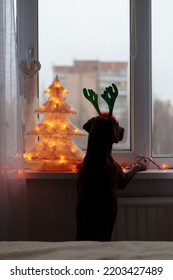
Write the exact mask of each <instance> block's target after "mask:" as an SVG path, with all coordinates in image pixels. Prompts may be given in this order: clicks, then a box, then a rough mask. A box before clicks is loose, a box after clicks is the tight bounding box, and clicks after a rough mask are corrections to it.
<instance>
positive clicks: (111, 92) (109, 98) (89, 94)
mask: <svg viewBox="0 0 173 280" xmlns="http://www.w3.org/2000/svg"><path fill="white" fill-rule="evenodd" d="M83 94H84V96H85V97H86V99H88V100H89V101H90V102H91V103H92V104H93V106H94V108H95V109H96V111H97V113H98V114H99V115H101V112H100V109H99V105H98V95H97V93H95V92H94V91H93V90H92V89H88V90H87V89H86V88H84V89H83ZM117 96H118V88H117V86H116V85H115V84H112V86H109V87H106V88H105V90H104V92H103V94H101V97H102V98H103V99H104V100H105V101H106V103H107V104H108V107H109V116H110V117H111V116H112V112H113V108H114V104H115V100H116V98H117Z"/></svg>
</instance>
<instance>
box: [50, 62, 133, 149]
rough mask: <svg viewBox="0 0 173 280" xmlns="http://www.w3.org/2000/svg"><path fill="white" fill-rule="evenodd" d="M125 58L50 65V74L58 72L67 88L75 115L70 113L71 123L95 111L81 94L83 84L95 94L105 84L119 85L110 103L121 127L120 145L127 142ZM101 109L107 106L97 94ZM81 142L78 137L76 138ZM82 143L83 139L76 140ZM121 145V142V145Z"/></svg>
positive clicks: (81, 119) (80, 126)
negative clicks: (113, 104) (112, 104)
mask: <svg viewBox="0 0 173 280" xmlns="http://www.w3.org/2000/svg"><path fill="white" fill-rule="evenodd" d="M128 67H129V66H128V63H127V62H121V61H118V62H110V61H108V62H106V61H98V60H75V61H74V62H73V65H71V66H59V65H56V66H53V74H54V76H56V75H58V77H59V79H60V81H61V83H62V85H63V86H64V87H65V88H66V89H67V90H68V92H69V94H68V95H67V102H68V104H69V105H70V106H71V107H73V108H74V109H75V111H76V112H77V115H75V116H72V117H70V119H71V121H72V122H73V124H75V125H76V126H77V127H78V128H80V129H81V128H82V126H83V124H84V123H85V122H86V121H87V120H88V119H89V118H91V117H93V116H95V115H96V114H97V113H96V111H95V109H94V108H93V106H92V105H91V104H90V103H89V102H88V101H87V100H86V99H85V98H84V96H83V88H91V89H93V90H94V91H95V92H96V93H98V95H99V97H100V95H101V93H103V91H104V89H105V87H107V86H109V85H111V84H112V83H115V84H116V85H117V87H118V89H119V96H118V98H117V100H116V104H115V107H114V114H115V116H116V118H117V119H118V120H119V122H120V123H121V125H122V126H123V127H125V131H126V133H125V137H124V142H123V143H122V144H124V145H125V146H123V148H125V147H127V146H129V143H127V142H129V137H130V136H129V135H130V133H129V128H130V120H129V99H130V97H129V71H128V70H129V69H128ZM99 105H100V110H101V111H107V110H108V107H107V104H105V102H104V100H103V99H102V98H99ZM79 142H81V140H80V141H79ZM79 145H80V146H81V148H83V145H84V146H86V143H85V141H83V140H82V142H81V143H80V144H79ZM121 146H122V145H121Z"/></svg>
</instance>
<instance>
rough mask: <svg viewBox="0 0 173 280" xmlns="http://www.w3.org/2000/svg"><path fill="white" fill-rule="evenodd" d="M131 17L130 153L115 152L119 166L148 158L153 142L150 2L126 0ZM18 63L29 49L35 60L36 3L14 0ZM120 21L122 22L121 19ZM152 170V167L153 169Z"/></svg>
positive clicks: (36, 54) (36, 46)
mask: <svg viewBox="0 0 173 280" xmlns="http://www.w3.org/2000/svg"><path fill="white" fill-rule="evenodd" d="M129 1H130V13H131V15H132V14H133V15H135V17H134V18H133V24H131V33H132V34H133V38H135V43H136V46H137V48H136V53H137V54H136V57H135V58H132V57H131V63H130V87H131V88H130V96H131V113H130V117H131V151H128V152H127V151H123V152H122V151H119V152H114V154H113V155H114V157H115V158H116V160H117V161H118V162H119V163H122V162H126V163H134V162H135V157H136V156H137V155H141V154H142V155H145V156H148V157H151V139H152V137H151V136H152V80H151V77H152V71H151V61H152V60H151V1H152V0H129ZM17 14H18V16H19V17H18V38H17V40H18V59H19V61H20V60H26V50H27V48H28V47H30V46H32V47H33V49H34V57H33V58H34V59H38V1H37V0H17ZM122 20H123V19H122ZM132 28H133V30H132ZM154 160H155V161H156V162H157V163H159V164H161V163H163V162H165V161H166V162H167V163H168V164H171V161H172V158H155V159H154ZM152 168H153V166H152Z"/></svg>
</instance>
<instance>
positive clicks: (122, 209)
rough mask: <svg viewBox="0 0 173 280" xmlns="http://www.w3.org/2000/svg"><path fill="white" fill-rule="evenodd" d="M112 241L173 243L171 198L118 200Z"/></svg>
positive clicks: (172, 202) (172, 203) (172, 201)
mask: <svg viewBox="0 0 173 280" xmlns="http://www.w3.org/2000/svg"><path fill="white" fill-rule="evenodd" d="M112 240H119V241H120V240H146V241H157V240H158V241H173V197H149V198H147V197H128V198H118V215H117V219H116V223H115V227H114V231H113V235H112Z"/></svg>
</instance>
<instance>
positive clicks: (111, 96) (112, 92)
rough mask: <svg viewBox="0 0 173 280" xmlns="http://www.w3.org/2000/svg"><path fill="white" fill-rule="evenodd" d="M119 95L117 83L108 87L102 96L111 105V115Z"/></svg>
mask: <svg viewBox="0 0 173 280" xmlns="http://www.w3.org/2000/svg"><path fill="white" fill-rule="evenodd" d="M117 96H118V88H117V86H116V85H115V84H112V86H109V87H106V88H105V90H104V92H103V94H101V97H102V98H103V99H104V100H105V101H106V103H107V104H108V107H109V115H112V112H113V108H114V103H115V100H116V98H117Z"/></svg>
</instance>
